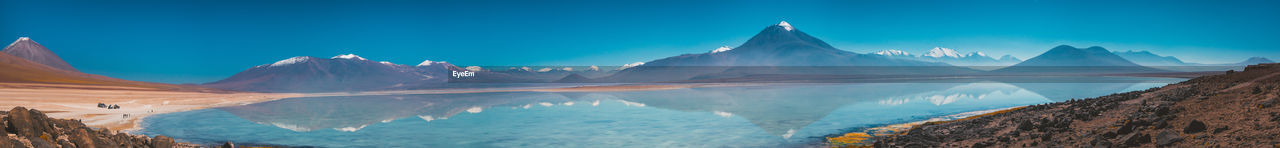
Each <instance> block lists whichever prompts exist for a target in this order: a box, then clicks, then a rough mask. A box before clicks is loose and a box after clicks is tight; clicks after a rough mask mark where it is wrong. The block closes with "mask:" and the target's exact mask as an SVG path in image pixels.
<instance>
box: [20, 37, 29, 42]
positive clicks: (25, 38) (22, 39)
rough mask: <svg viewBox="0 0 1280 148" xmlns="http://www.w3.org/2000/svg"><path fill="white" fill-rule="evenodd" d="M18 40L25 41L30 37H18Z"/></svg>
mask: <svg viewBox="0 0 1280 148" xmlns="http://www.w3.org/2000/svg"><path fill="white" fill-rule="evenodd" d="M18 40H19V41H26V40H31V38H29V37H18Z"/></svg>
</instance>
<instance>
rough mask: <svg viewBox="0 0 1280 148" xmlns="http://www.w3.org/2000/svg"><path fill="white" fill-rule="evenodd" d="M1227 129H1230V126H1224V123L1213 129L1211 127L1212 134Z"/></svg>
mask: <svg viewBox="0 0 1280 148" xmlns="http://www.w3.org/2000/svg"><path fill="white" fill-rule="evenodd" d="M1229 129H1231V127H1230V126H1225V125H1224V126H1222V127H1219V128H1215V129H1213V133H1214V134H1218V133H1222V132H1223V131H1227V130H1229Z"/></svg>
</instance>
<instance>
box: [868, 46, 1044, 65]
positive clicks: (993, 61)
mask: <svg viewBox="0 0 1280 148" xmlns="http://www.w3.org/2000/svg"><path fill="white" fill-rule="evenodd" d="M874 54H876V55H882V56H887V57H891V58H899V59H909V60H918V61H929V62H941V63H947V64H951V65H955V66H1009V65H1013V64H1017V63H1018V62H1022V60H1021V59H1018V58H1016V57H1013V56H1012V55H1004V56H1001V57H1000V58H998V59H997V58H992V57H989V56H987V54H985V53H982V52H970V53H967V54H961V53H960V52H959V51H956V50H953V49H949V48H942V47H934V48H933V49H930V50H929V52H927V53H925V54H922V55H912V54H911V53H909V52H906V51H901V50H881V51H877V52H875V53H874Z"/></svg>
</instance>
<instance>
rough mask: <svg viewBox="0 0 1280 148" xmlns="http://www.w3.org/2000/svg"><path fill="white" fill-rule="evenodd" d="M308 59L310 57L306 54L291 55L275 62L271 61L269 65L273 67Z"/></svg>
mask: <svg viewBox="0 0 1280 148" xmlns="http://www.w3.org/2000/svg"><path fill="white" fill-rule="evenodd" d="M310 59H311V57H308V56H298V57H292V58H289V59H284V60H280V61H276V62H275V63H271V66H272V67H275V66H284V65H289V64H294V63H301V62H305V61H307V60H310Z"/></svg>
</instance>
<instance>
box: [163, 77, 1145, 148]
mask: <svg viewBox="0 0 1280 148" xmlns="http://www.w3.org/2000/svg"><path fill="white" fill-rule="evenodd" d="M1002 82H1017V80H971V81H967V82H964V83H866V84H776V85H767V86H742V87H711V88H689V89H676V90H662V91H637V92H570V93H552V92H495V93H468V94H428V95H397V96H359V97H314V98H293V99H284V100H278V101H271V102H264V103H258V104H250V105H244V106H235V107H224V108H217V109H213V110H201V111H192V112H183V113H173V114H165V115H158V116H153V117H152V118H149V119H148V120H147V121H146V122H147V123H144V124H145V126H146V129H144V130H143V131H141V132H143V133H145V134H163V135H169V136H173V137H177V138H179V139H184V140H188V141H189V142H195V143H217V142H221V141H226V140H234V141H248V142H253V143H270V144H285V145H313V146H332V147H348V146H356V147H360V146H402V147H493V146H496V147H583V146H610V147H613V146H619V147H718V146H729V145H733V146H752V147H754V146H766V147H769V146H794V145H803V144H807V143H809V142H811V141H814V140H819V138H814V137H820V136H823V135H826V134H831V133H836V132H840V131H841V130H842V129H848V128H851V127H867V126H874V125H881V124H892V123H901V122H908V121H911V120H920V119H925V118H930V117H937V116H943V115H949V114H955V113H961V112H967V111H974V110H985V109H995V108H1004V107H1011V106H1020V105H1029V104H1038V103H1046V102H1054V101H1061V100H1063V99H1064V98H1083V97H1085V96H1088V97H1093V96H1100V95H1105V94H1110V93H1115V92H1121V91H1131V90H1139V89H1145V88H1149V87H1154V86H1160V85H1163V84H1164V83H1167V82H1168V81H1160V80H1152V81H1150V82H1145V83H1142V82H1141V81H1139V82H1132V83H1002ZM409 119H412V120H409ZM271 129H280V130H283V131H275V130H271ZM207 137H223V138H221V139H219V138H207ZM334 139H345V140H348V141H351V142H347V141H333V140H334Z"/></svg>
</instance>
